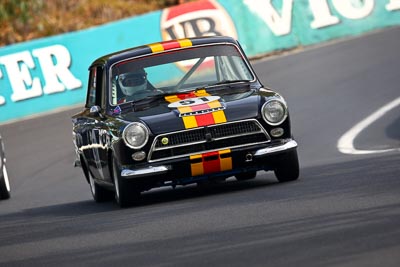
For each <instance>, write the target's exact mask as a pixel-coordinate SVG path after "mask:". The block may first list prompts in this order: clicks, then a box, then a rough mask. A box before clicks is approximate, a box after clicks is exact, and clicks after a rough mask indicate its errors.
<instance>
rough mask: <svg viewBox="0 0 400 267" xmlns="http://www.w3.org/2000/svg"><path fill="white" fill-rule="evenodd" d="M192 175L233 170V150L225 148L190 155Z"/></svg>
mask: <svg viewBox="0 0 400 267" xmlns="http://www.w3.org/2000/svg"><path fill="white" fill-rule="evenodd" d="M190 168H191V171H192V176H198V175H203V174H209V173H215V172H221V171H229V170H232V157H231V150H230V149H225V150H221V151H214V152H209V153H204V154H198V155H192V156H190Z"/></svg>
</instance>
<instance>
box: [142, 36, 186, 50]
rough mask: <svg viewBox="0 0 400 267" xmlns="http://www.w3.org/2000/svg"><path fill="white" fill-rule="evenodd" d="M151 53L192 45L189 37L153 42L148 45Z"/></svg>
mask: <svg viewBox="0 0 400 267" xmlns="http://www.w3.org/2000/svg"><path fill="white" fill-rule="evenodd" d="M148 46H149V47H150V49H151V51H152V52H153V53H157V52H162V51H168V50H171V49H176V48H182V47H189V46H192V41H190V39H179V40H173V41H165V42H161V43H154V44H149V45H148Z"/></svg>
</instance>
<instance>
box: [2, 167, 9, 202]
mask: <svg viewBox="0 0 400 267" xmlns="http://www.w3.org/2000/svg"><path fill="white" fill-rule="evenodd" d="M2 172H3V173H2V175H1V176H0V199H9V198H10V196H11V194H10V193H11V189H10V181H9V180H8V173H7V169H6V166H5V165H4V166H3V170H2Z"/></svg>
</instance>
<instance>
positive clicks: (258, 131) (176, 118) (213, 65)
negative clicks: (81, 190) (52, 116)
mask: <svg viewBox="0 0 400 267" xmlns="http://www.w3.org/2000/svg"><path fill="white" fill-rule="evenodd" d="M72 119H73V139H74V144H75V148H76V156H77V159H76V162H75V163H76V166H81V167H82V169H83V173H84V175H85V177H86V179H87V181H88V182H89V184H90V187H91V191H92V195H93V197H94V199H95V200H96V201H97V202H101V201H105V200H108V199H110V198H113V197H114V195H115V198H116V200H117V202H118V203H119V205H120V206H122V207H123V206H129V205H131V204H133V203H135V202H136V201H137V200H138V199H139V196H140V193H141V192H143V191H146V190H149V189H151V188H155V187H161V186H172V187H175V186H177V185H187V184H192V183H202V182H204V181H214V180H218V181H220V180H224V179H226V178H228V177H231V176H235V177H236V179H238V180H246V179H252V178H255V177H256V173H257V171H261V170H263V171H274V172H275V175H276V177H277V179H278V180H279V181H280V182H286V181H292V180H296V179H297V178H298V177H299V163H298V158H297V150H296V149H297V143H296V141H295V140H294V139H293V138H292V131H291V127H290V119H289V111H288V107H287V104H286V102H285V100H284V99H283V97H282V96H281V95H279V94H278V93H277V92H275V91H273V90H271V89H269V88H267V87H265V86H263V85H262V84H261V82H260V81H259V80H258V78H257V76H256V74H255V72H254V70H253V69H252V67H251V65H250V63H249V61H248V59H247V58H246V56H245V54H244V52H243V50H242V48H241V47H240V45H239V43H238V42H237V41H236V40H234V39H232V38H230V37H202V38H192V39H180V40H171V41H166V42H161V43H154V44H149V45H143V46H140V47H135V48H132V49H128V50H124V51H119V52H116V53H113V54H110V55H106V56H103V57H101V58H99V59H97V60H95V61H94V62H93V63H92V64H91V66H90V67H89V83H88V93H87V100H86V105H85V107H84V109H83V110H82V111H81V112H80V113H78V114H76V115H74V116H73V118H72Z"/></svg>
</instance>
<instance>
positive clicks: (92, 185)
mask: <svg viewBox="0 0 400 267" xmlns="http://www.w3.org/2000/svg"><path fill="white" fill-rule="evenodd" d="M89 184H90V191H92V195H93V196H95V195H96V189H95V184H94V179H93V177H92V175H91V174H89Z"/></svg>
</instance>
